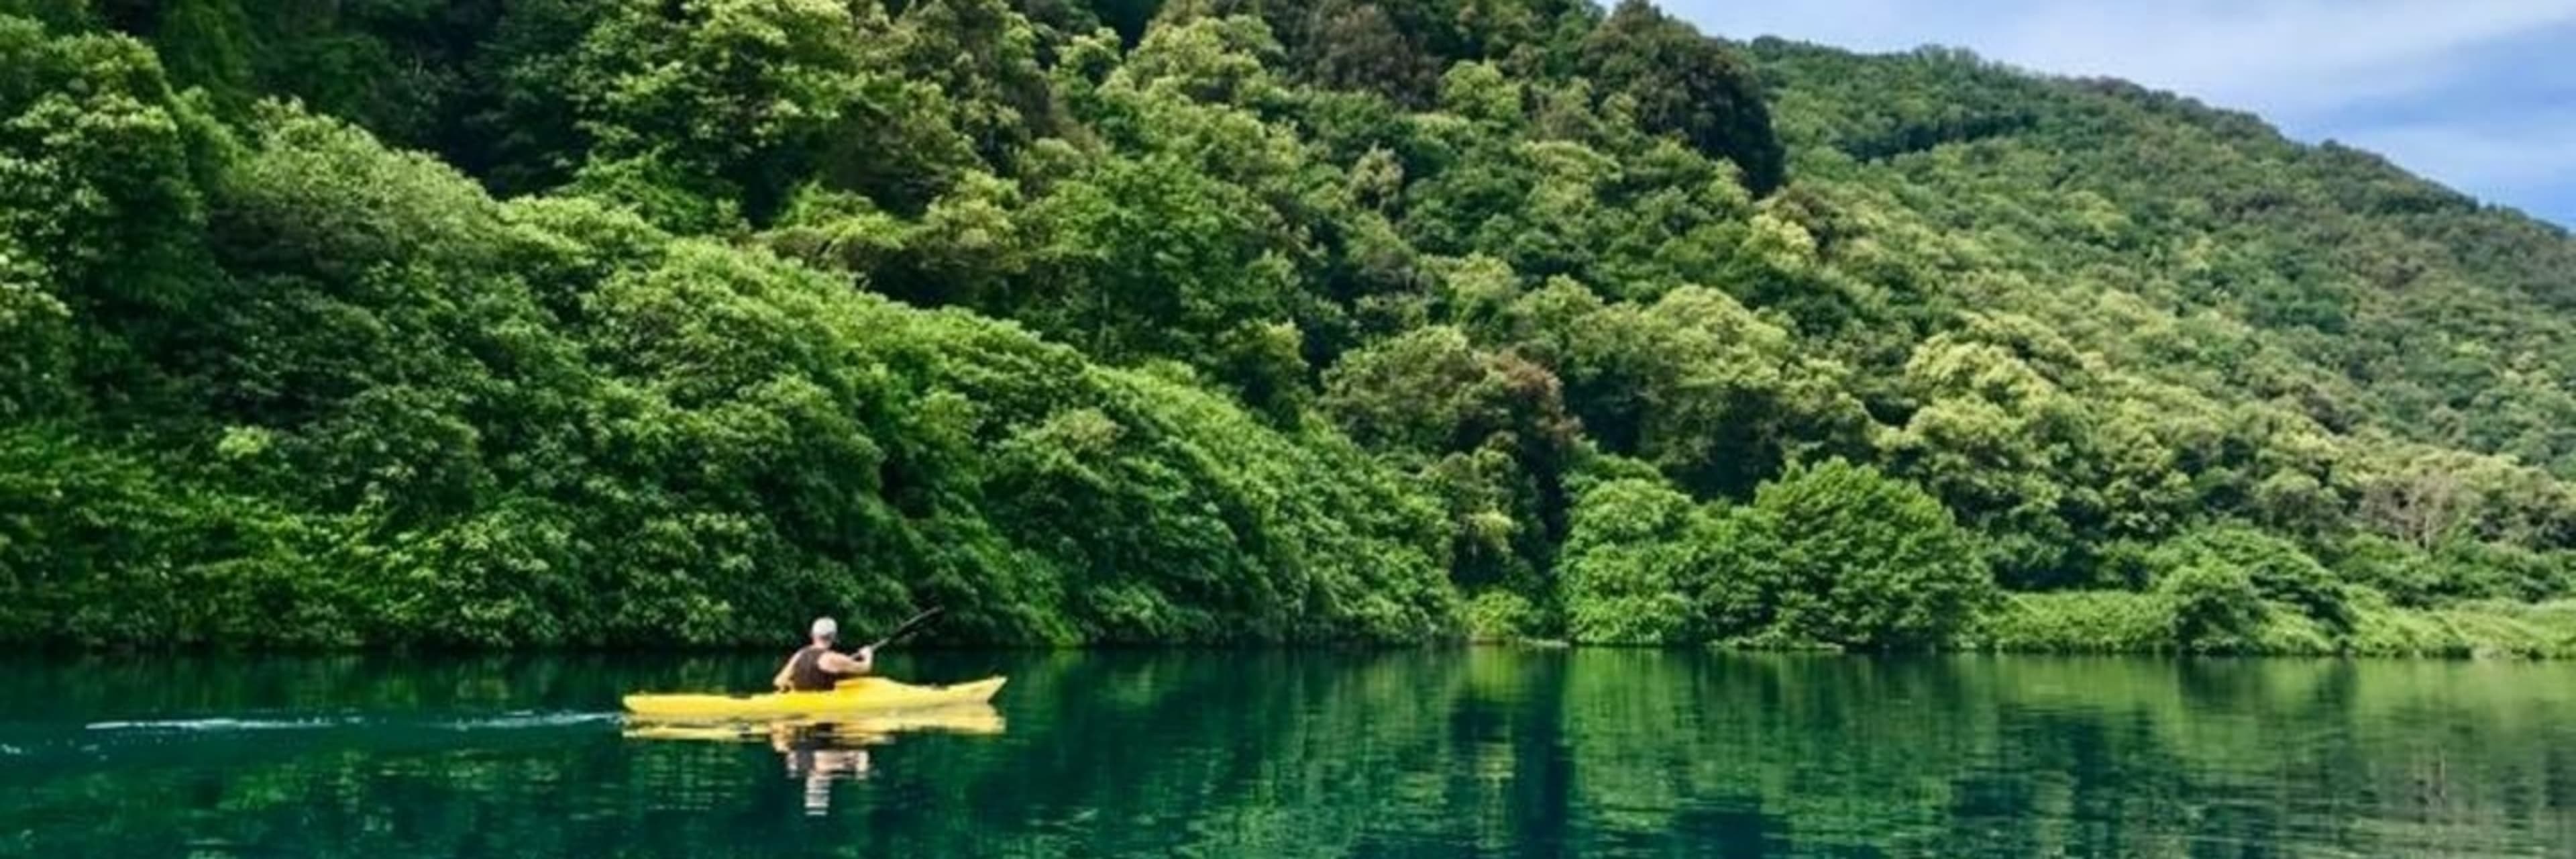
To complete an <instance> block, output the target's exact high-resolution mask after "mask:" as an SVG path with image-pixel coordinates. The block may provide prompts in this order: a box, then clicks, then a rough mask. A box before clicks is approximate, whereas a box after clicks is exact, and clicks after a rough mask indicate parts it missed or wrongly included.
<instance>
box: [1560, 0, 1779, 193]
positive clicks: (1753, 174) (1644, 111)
mask: <svg viewBox="0 0 2576 859" xmlns="http://www.w3.org/2000/svg"><path fill="white" fill-rule="evenodd" d="M1582 70H1583V74H1584V76H1585V77H1588V78H1591V79H1592V81H1593V83H1594V84H1596V85H1597V86H1599V87H1600V93H1601V95H1603V96H1604V97H1610V96H1614V95H1615V96H1624V97H1626V98H1627V99H1628V100H1629V101H1630V103H1631V104H1632V105H1633V107H1632V108H1631V109H1632V110H1634V111H1635V114H1636V117H1637V121H1638V122H1641V123H1644V124H1645V125H1646V127H1648V128H1651V129H1654V130H1656V131H1659V132H1665V133H1670V134H1675V135H1679V136H1680V137H1681V139H1682V140H1683V141H1684V142H1687V143H1689V144H1690V145H1691V146H1692V147H1694V148H1696V149H1698V150H1699V151H1701V152H1704V153H1707V154H1708V155H1710V156H1711V157H1718V158H1725V159H1727V160H1729V161H1733V162H1735V166H1737V167H1739V168H1742V169H1743V171H1744V184H1745V187H1747V188H1749V189H1751V190H1752V191H1753V193H1755V194H1768V193H1771V191H1772V190H1773V189H1775V188H1778V187H1780V184H1781V183H1782V182H1783V181H1785V180H1786V169H1787V168H1786V163H1787V156H1786V155H1785V154H1784V152H1783V149H1782V147H1781V144H1780V140H1779V138H1778V137H1777V136H1775V135H1774V134H1773V133H1772V130H1771V111H1770V108H1769V106H1768V105H1766V104H1765V103H1764V101H1763V97H1762V92H1761V86H1760V84H1759V83H1758V82H1757V80H1756V79H1755V77H1754V75H1753V72H1752V70H1751V69H1750V68H1748V67H1747V66H1746V64H1745V62H1744V60H1743V59H1741V58H1740V57H1738V56H1737V55H1736V54H1735V53H1734V52H1733V51H1732V50H1731V49H1729V48H1728V47H1726V46H1725V45H1724V44H1721V43H1719V42H1717V41H1716V40H1714V39H1711V38H1709V37H1707V36H1703V35H1700V34H1699V33H1698V32H1697V31H1695V30H1693V29H1691V27H1690V26H1689V25H1687V24H1683V23H1681V22H1679V21H1675V20H1673V19H1671V18H1668V17H1665V15H1664V13H1663V12H1662V11H1661V10H1659V9H1656V8H1655V7H1654V6H1653V5H1652V4H1649V3H1648V2H1646V0H1620V3H1619V5H1618V7H1617V8H1616V9H1613V10H1612V11H1611V12H1610V18H1609V20H1606V21H1604V22H1602V24H1601V26H1600V27H1599V28H1598V29H1595V30H1593V31H1592V33H1591V34H1590V35H1588V36H1586V37H1585V38H1584V42H1583V50H1582Z"/></svg>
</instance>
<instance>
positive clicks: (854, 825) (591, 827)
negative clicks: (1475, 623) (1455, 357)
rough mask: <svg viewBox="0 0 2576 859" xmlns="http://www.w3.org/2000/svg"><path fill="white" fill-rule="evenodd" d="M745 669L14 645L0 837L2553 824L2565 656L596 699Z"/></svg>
mask: <svg viewBox="0 0 2576 859" xmlns="http://www.w3.org/2000/svg"><path fill="white" fill-rule="evenodd" d="M773 667H774V666H773V665H771V664H770V663H769V662H768V661H767V660H766V659H761V658H748V657H746V658H739V659H736V658H693V659H675V658H666V657H645V658H633V659H623V658H620V659H611V658H606V657H546V658H512V659H488V660H425V661H424V660H396V659H382V658H379V659H359V658H343V659H291V660H289V659H278V660H268V659H258V660H254V659H194V660H180V661H167V660H153V661H145V660H139V659H132V658H109V657H101V658H92V659H84V660H32V659H20V660H16V661H0V854H7V855H40V856H235V855H239V856H300V855H364V856H420V855H481V856H502V855H510V856H517V855H623V856H731V855H743V856H754V855H758V856H774V855H853V856H1172V855H1179V856H1208V857H1218V856H2014V857H2020V856H2042V855H2071V856H2352V855H2367V856H2382V855H2385V856H2423V855H2449V856H2477V855H2493V856H2552V855H2554V856H2567V855H2576V718H2571V717H2576V666H2570V665H2563V664H2537V665H2535V664H2502V663H2462V662H2340V661H2292V660H2266V661H2202V662H2172V661H2159V660H2144V659H2136V660H2131V659H2040V658H1975V657H1969V658H1915V659H1864V658H1828V657H1747V656H1723V655H1708V654H1697V653H1648V652H1625V651H1600V650H1579V651H1538V650H1502V649H1477V650H1426V651H1407V652H1399V653H1364V654H1352V653H1324V652H1306V653H1079V654H1023V653H1000V654H994V653H976V654H954V653H949V654H933V655H916V656H910V657H897V658H890V659H889V660H888V663H887V666H886V667H887V669H888V671H889V673H892V674H897V675H900V676H904V677H911V678H920V679H927V680H956V679H966V678H970V677H975V676H981V675H985V674H993V673H1006V674H1008V675H1010V677H1011V682H1010V685H1009V686H1008V687H1007V688H1006V689H1004V690H1003V692H1002V695H1001V696H1000V698H998V699H997V700H996V702H995V710H996V711H997V712H998V715H999V717H1000V720H1001V723H1002V724H1001V726H1000V728H1001V729H1000V732H999V733H990V732H986V733H980V734H976V733H968V734H959V733H941V732H907V733H893V734H888V735H868V736H862V737H859V738H855V739H853V738H843V739H842V740H839V741H833V742H829V743H815V742H813V741H811V740H810V739H809V738H804V737H798V736H787V735H782V736H781V737H779V738H778V739H780V740H782V741H784V742H772V741H770V740H768V739H757V740H756V741H752V742H734V741H686V740H669V739H658V740H657V739H638V738H630V737H629V736H627V735H626V733H627V732H626V730H625V729H624V727H623V726H622V725H621V723H620V720H619V719H618V717H617V715H616V714H615V713H614V712H613V711H614V710H615V706H616V700H617V696H618V695H619V694H620V693H622V692H625V691H632V690H637V689H646V688H652V689H679V688H688V689H707V688H718V687H731V688H736V689H744V688H752V687H756V686H758V685H760V684H761V683H762V682H763V681H764V680H765V678H766V676H767V674H768V672H769V671H770V670H771V669H772V668H773ZM782 747H783V748H784V749H785V751H784V752H783V753H782V751H781V748H782Z"/></svg>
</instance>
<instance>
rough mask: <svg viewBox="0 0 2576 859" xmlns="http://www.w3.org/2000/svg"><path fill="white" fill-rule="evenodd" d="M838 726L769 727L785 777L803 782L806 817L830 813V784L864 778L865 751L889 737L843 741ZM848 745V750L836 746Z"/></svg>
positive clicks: (882, 735) (772, 744) (855, 738)
mask: <svg viewBox="0 0 2576 859" xmlns="http://www.w3.org/2000/svg"><path fill="white" fill-rule="evenodd" d="M835 727H837V726H834V725H830V724H822V725H787V724H781V725H772V726H770V730H769V747H770V748H772V749H776V750H777V751H778V755H779V757H781V758H784V759H785V760H786V761H787V777H788V778H791V779H802V780H803V781H804V782H805V813H806V814H807V815H809V816H814V817H821V816H823V815H825V814H830V813H831V811H832V780H833V779H834V778H836V777H837V778H847V779H849V780H851V781H857V780H859V779H863V778H867V776H868V750H867V745H868V744H869V743H871V742H883V741H884V740H885V739H887V738H889V737H890V735H885V734H878V735H874V736H869V735H857V736H850V737H846V738H845V737H842V736H840V735H839V732H838V731H836V730H834V728H835ZM844 741H846V742H848V745H847V747H840V746H839V745H838V744H840V743H842V742H844Z"/></svg>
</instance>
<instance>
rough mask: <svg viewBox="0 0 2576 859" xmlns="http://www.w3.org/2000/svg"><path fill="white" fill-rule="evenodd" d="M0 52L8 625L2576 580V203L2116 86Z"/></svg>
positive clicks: (1523, 37) (2280, 641) (1496, 18)
mask: <svg viewBox="0 0 2576 859" xmlns="http://www.w3.org/2000/svg"><path fill="white" fill-rule="evenodd" d="M0 68H5V69H7V70H8V72H9V74H7V75H6V76H5V77H0V180H5V181H0V489H5V491H0V639H6V640H16V641H78V642H104V641H111V640H114V639H116V638H118V637H120V636H121V635H124V634H126V632H125V631H126V630H127V629H129V628H130V626H131V624H132V623H133V620H132V619H133V618H134V617H136V616H138V615H139V616H148V617H151V618H153V620H154V622H155V623H156V625H157V626H158V627H159V628H163V629H167V630H169V631H171V632H172V633H174V634H176V635H178V636H179V637H181V638H183V639H186V640H204V641H224V642H241V643H259V644H302V645H326V646H328V645H349V644H356V643H362V642H376V641H396V642H423V643H449V644H467V645H509V644H523V643H541V644H543V643H602V642H621V643H622V642H673V643H699V644H712V643H723V642H750V641H763V640H771V639H774V638H775V637H777V636H778V635H780V634H781V632H780V631H781V630H792V629H793V628H794V625H795V623H796V621H797V620H798V619H799V618H801V617H802V616H804V615H808V614H811V613H814V612H816V611H824V610H828V611H834V612H837V613H842V614H846V615H850V616H853V617H855V618H859V619H862V620H875V621H883V620H888V619H891V618H893V617H895V616H898V615H899V614H900V613H901V612H903V611H904V610H905V609H906V608H907V607H908V606H911V605H918V604H923V603H931V602H936V603H939V604H942V605H946V606H949V607H950V608H951V609H952V612H953V614H952V617H954V618H956V620H955V621H954V622H952V623H951V624H949V625H948V626H947V627H946V628H945V630H944V634H947V635H951V636H955V637H957V638H959V639H966V640H985V641H1009V642H1059V643H1060V642H1095V641H1227V640H1314V639H1357V640H1372V641H1393V640H1416V639H1426V638H1441V637H1448V636H1453V635H1459V634H1468V635H1476V636H1486V637H1516V636H1533V637H1559V636H1562V637H1568V638H1572V639H1575V640H1579V641H1588V642H1604V643H1610V642H1617V643H1640V644H1643V643H1688V642H1712V641H1714V642H1732V643H1737V644H1746V645H1758V646H1775V647H1804V646H1827V647H1844V648H1868V649H1880V648H1918V647H1939V646H1948V645H1952V644H1968V645H1975V646H1989V647H2037V648H2046V649H2070V650H2072V649H2104V648H2111V649H2170V650H2188V651H2265V650H2297V651H2301V652H2349V651H2360V652H2459V651H2462V650H2480V649H2489V650H2499V651H2514V652H2526V651H2534V650H2544V649H2545V648H2527V647H2519V646H2513V645H2499V646H2494V647H2489V646H2487V645H2486V644H2484V643H2480V642H2483V641H2485V639H2479V638H2477V637H2475V636H2466V635H2453V634H2443V635H2434V634H2429V633H2425V632H2424V630H2427V629H2430V628H2432V627H2431V626H2428V624H2431V625H2442V626H2443V628H2446V629H2448V628H2452V627H2454V626H2456V624H2454V623H2453V622H2452V620H2451V619H2453V618H2461V617H2477V618H2488V619H2492V620H2494V622H2495V623H2512V622H2516V621H2515V620H2514V618H2515V617H2518V616H2521V615H2522V614H2524V613H2526V612H2531V611H2544V612H2545V611H2549V609H2544V608H2527V607H2528V606H2533V605H2535V604H2545V603H2548V602H2549V601H2552V600H2560V599H2563V598H2566V597H2568V596H2570V595H2571V594H2576V483H2571V481H2576V429H2571V427H2576V392H2572V391H2571V389H2570V388H2569V386H2568V380H2569V379H2571V378H2576V363H2572V362H2576V315H2571V314H2570V313H2569V311H2570V310H2576V291H2571V290H2570V289H2569V288H2568V287H2569V284H2568V280H2567V279H2568V277H2569V276H2570V274H2571V273H2576V242H2572V241H2571V240H2570V239H2569V237H2568V236H2567V235H2566V234H2565V233H2564V232H2563V231H2561V230H2558V229H2556V228H2553V227H2550V226H2547V225H2543V224H2539V223H2536V222H2533V221H2530V220H2528V219H2525V218H2523V217H2521V216H2519V215H2517V214H2514V213H2511V212H2506V211H2500V210H2494V209H2489V208H2485V207H2481V206H2479V205H2478V204H2476V203H2475V202H2474V201H2471V200H2468V199H2466V198H2463V197H2460V196H2459V195H2456V194H2453V193H2451V192H2449V191H2446V190H2444V189H2441V188H2439V187H2436V186H2433V185H2430V184H2427V183H2424V182H2422V181H2420V180H2417V179H2414V178H2412V177H2410V176H2407V175H2406V174H2404V173H2402V172H2399V171H2397V170H2396V169H2394V168H2392V167H2390V166H2388V165H2387V164H2385V163H2383V162H2381V161H2379V160H2377V159H2375V158H2373V157H2371V156H2368V155H2366V154H2363V153H2358V152H2354V151H2351V150H2349V149H2344V148H2341V147H2336V146H2332V145H2328V146H2323V147H2308V146H2302V145H2298V144H2294V143H2291V142H2288V141H2285V140H2283V139H2281V138H2280V137H2279V136H2278V135H2277V134H2275V133H2273V132H2272V131H2270V130H2269V129H2267V128H2265V127H2263V126H2262V125H2261V124H2260V123H2259V122H2256V121H2254V120H2252V119H2250V118H2247V117H2243V116H2239V115H2233V114H2227V113H2223V112H2218V111H2213V110H2210V109H2207V108H2204V107H2201V106H2199V105H2196V104H2192V103H2189V102H2186V101H2182V100H2179V99H2175V98H2172V97H2169V96H2164V95H2159V94H2154V93H2148V92H2143V91H2140V90H2137V89H2135V88H2133V87H2128V86H2126V85H2121V84H2116V83H2105V82H2094V81H2066V80H2051V79H2044V78H2037V77H2032V76H2029V75H2025V74H2022V73H2018V72H2013V71H2010V70H2005V69H2000V68H1995V67H1992V66H1990V65H1987V64H1984V63H1982V62H1980V61H1978V60H1976V59H1975V58H1973V57H1969V56H1966V55H1962V54H1956V53H1949V52H1940V51H1923V52H1916V53H1911V54H1904V55H1896V56H1885V57H1862V56H1855V55H1852V54H1847V53H1842V52H1837V51H1831V50H1826V49H1821V48H1814V47H1808V46H1801V45H1793V44H1785V43H1778V42H1772V41H1763V42H1757V43H1753V44H1751V45H1749V46H1748V45H1741V44H1736V43H1730V42H1725V41H1722V40H1716V39H1711V38H1707V37H1704V36H1702V35H1700V34H1698V33H1696V32H1694V31H1692V30H1691V29H1690V28H1689V27H1687V26H1686V25H1683V24H1680V23H1678V22H1676V21H1673V20H1671V19H1669V18H1667V17H1666V16H1664V15H1663V14H1662V13H1660V12H1658V11H1656V10H1654V9H1653V8H1651V7H1648V6H1646V5H1644V4H1642V3H1636V2H1631V3H1627V4H1623V5H1621V6H1619V7H1618V8H1616V9H1614V10H1607V11H1604V10H1600V9H1597V8H1594V7H1592V6H1590V5H1588V4H1558V3H1554V2H1548V0H1493V2H1482V0H1480V2H1464V0H1402V2H1396V0H1387V2H1368V0H1314V2H1304V0H1280V2H1265V3H1230V2H1228V3H1175V4H1168V5H1162V6H1151V5H1139V4H1130V3H1097V4H1087V3H1040V2H1034V0H1030V2H1023V3H1018V4H1011V3H1003V2H1000V0H922V2H915V3H909V4H893V5H886V6H880V5H878V4H876V3H871V2H864V0H858V2H844V0H683V2H662V0H615V2H599V3H585V2H570V1H569V0H484V2H471V3H422V2H412V0H366V2H344V3H329V4H314V3H251V2H247V0H165V2H152V0H117V2H106V0H98V2H82V0H0ZM1999 589H2000V590H2001V591H2007V592H2013V593H2012V595H2009V596H2000V595H1999V593H1998V591H1999ZM2069 617H2075V618H2097V619H2098V621H2099V622H2098V623H2097V622H2095V621H2094V620H2081V619H2079V620H2068V619H2067V618H2069ZM2087 630H2092V631H2091V632H2089V633H2088V632H2087ZM2464 641H2466V642H2469V643H2467V644H2463V643H2462V642H2464Z"/></svg>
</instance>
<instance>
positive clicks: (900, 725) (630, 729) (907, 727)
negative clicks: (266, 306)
mask: <svg viewBox="0 0 2576 859" xmlns="http://www.w3.org/2000/svg"><path fill="white" fill-rule="evenodd" d="M1001 732H1002V714H1001V713H1000V712H998V711H995V710H994V709H993V707H992V705H990V704H972V705H965V706H955V707H940V708H934V709H925V710H910V711H903V712H895V713H875V714H870V715H865V716H844V717H833V718H829V719H800V720H794V721H782V722H773V723H770V724H767V725H743V724H732V725H706V724H694V725H692V724H667V723H666V724H653V723H629V724H628V725H627V727H626V736H627V737H629V738H634V739H659V740H716V741H732V742H742V741H752V742H758V741H759V740H760V739H761V738H762V737H764V736H765V737H766V738H767V739H768V740H769V747H770V749H771V750H773V751H776V752H777V753H778V756H779V758H780V759H781V760H782V761H783V762H784V763H785V765H786V769H787V777H788V778H789V779H791V780H795V781H799V782H802V783H803V785H804V789H805V813H806V814H809V815H816V816H820V815H824V814H829V813H831V810H832V785H833V783H834V782H835V781H839V780H844V779H846V780H850V781H857V780H859V779H863V778H867V777H868V775H869V773H870V772H871V771H872V770H873V768H874V762H873V761H871V760H870V759H869V757H868V747H870V746H878V745H883V744H886V743H889V742H892V741H893V740H894V738H895V737H896V736H898V735H901V734H910V733H942V734H980V735H991V734H999V733H1001Z"/></svg>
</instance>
